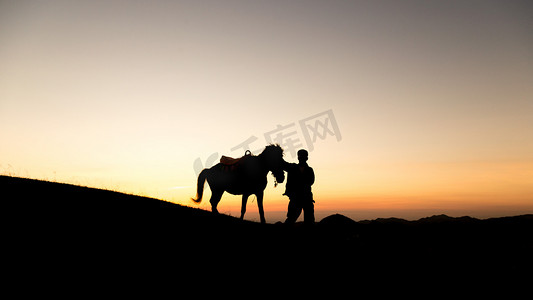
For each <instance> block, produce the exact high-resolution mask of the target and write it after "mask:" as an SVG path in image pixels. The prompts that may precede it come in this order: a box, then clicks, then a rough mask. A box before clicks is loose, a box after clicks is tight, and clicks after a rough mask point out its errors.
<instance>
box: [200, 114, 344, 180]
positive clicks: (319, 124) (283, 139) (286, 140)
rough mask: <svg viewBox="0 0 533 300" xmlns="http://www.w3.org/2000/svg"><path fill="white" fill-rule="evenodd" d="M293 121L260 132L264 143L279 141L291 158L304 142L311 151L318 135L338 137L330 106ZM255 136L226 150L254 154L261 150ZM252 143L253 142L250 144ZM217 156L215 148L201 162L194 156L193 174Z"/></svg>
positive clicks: (214, 160) (212, 162)
mask: <svg viewBox="0 0 533 300" xmlns="http://www.w3.org/2000/svg"><path fill="white" fill-rule="evenodd" d="M296 124H297V123H296V122H291V123H288V124H287V125H280V124H278V125H276V127H275V128H274V129H272V130H271V131H268V132H265V133H264V134H263V136H264V138H265V142H266V143H267V144H279V145H280V146H281V147H282V148H283V149H284V150H285V151H286V153H289V154H290V155H291V157H292V158H294V157H296V151H298V150H299V149H301V148H302V147H303V146H304V145H305V146H306V147H307V150H308V151H309V152H311V151H313V150H314V149H315V144H316V142H317V140H318V139H320V140H325V139H326V138H327V137H328V136H332V137H334V138H335V139H336V140H337V142H340V141H341V140H342V136H341V132H340V130H339V125H338V124H337V120H335V115H334V114H333V110H332V109H330V110H326V111H324V112H321V113H318V114H315V115H312V116H310V117H307V118H304V119H302V120H299V121H298V125H299V126H297V125H296ZM302 137H303V139H302ZM258 140H259V138H258V137H257V136H255V135H252V136H250V137H249V138H247V139H246V140H244V141H243V142H241V143H239V144H237V145H236V146H234V147H232V148H230V151H232V152H236V151H239V152H240V154H241V155H242V153H244V152H245V151H247V150H250V152H251V153H252V154H254V155H257V154H259V153H260V152H261V150H262V148H256V146H258V147H261V143H260V142H258ZM252 145H254V147H253V148H252ZM237 155H239V154H237ZM218 159H219V155H218V152H215V153H213V154H211V155H210V156H209V157H208V158H207V159H206V160H205V163H202V160H201V159H200V158H199V157H198V158H197V159H196V160H195V161H194V163H193V168H194V171H195V173H196V176H198V174H200V172H201V171H202V170H203V169H204V168H210V167H212V166H213V165H215V163H216V162H217V160H218Z"/></svg>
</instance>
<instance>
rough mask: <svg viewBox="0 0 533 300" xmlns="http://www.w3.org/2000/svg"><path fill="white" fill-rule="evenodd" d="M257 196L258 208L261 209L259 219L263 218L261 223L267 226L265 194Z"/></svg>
mask: <svg viewBox="0 0 533 300" xmlns="http://www.w3.org/2000/svg"><path fill="white" fill-rule="evenodd" d="M255 195H256V196H257V208H259V217H260V218H261V223H262V224H265V223H266V220H265V212H264V211H263V192H260V193H257V194H255Z"/></svg>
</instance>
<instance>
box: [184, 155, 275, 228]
mask: <svg viewBox="0 0 533 300" xmlns="http://www.w3.org/2000/svg"><path fill="white" fill-rule="evenodd" d="M221 161H222V159H221ZM283 163H284V160H283V149H282V148H281V147H280V146H279V145H268V146H266V147H265V149H264V150H263V152H261V154H259V155H257V156H255V155H251V154H247V155H245V156H243V157H241V158H240V159H230V162H229V163H226V164H224V163H222V162H221V163H218V164H216V165H214V166H213V167H211V168H208V169H203V170H202V172H200V174H199V175H198V186H197V192H196V198H191V199H192V201H194V202H196V203H200V202H202V196H203V193H204V184H205V181H206V180H207V182H208V183H209V187H210V188H211V199H210V200H209V202H210V203H211V210H212V211H213V212H214V213H217V214H218V210H217V205H218V203H219V202H220V199H221V198H222V194H224V192H228V193H230V194H233V195H242V206H241V216H240V218H241V219H243V218H244V214H245V213H246V202H247V201H248V197H249V196H250V195H252V194H254V195H256V196H257V207H258V208H259V216H260V218H261V223H265V222H266V221H265V213H264V211H263V193H264V190H265V188H266V186H267V182H268V181H267V175H268V172H269V171H270V172H272V174H273V175H274V177H275V179H276V181H275V183H274V187H275V186H276V185H277V183H283V180H285V173H284V171H283Z"/></svg>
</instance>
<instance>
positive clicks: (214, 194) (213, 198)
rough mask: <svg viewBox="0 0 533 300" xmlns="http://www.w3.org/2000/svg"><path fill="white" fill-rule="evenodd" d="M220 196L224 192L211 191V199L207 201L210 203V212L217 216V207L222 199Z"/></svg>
mask: <svg viewBox="0 0 533 300" xmlns="http://www.w3.org/2000/svg"><path fill="white" fill-rule="evenodd" d="M222 194H224V191H211V199H209V202H210V203H211V211H212V212H214V213H216V214H218V210H217V205H218V202H220V199H221V198H222Z"/></svg>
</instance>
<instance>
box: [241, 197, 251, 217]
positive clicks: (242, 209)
mask: <svg viewBox="0 0 533 300" xmlns="http://www.w3.org/2000/svg"><path fill="white" fill-rule="evenodd" d="M249 196H250V195H246V194H243V195H242V206H241V220H242V219H243V218H244V214H245V213H246V202H248V197H249Z"/></svg>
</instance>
